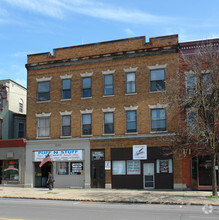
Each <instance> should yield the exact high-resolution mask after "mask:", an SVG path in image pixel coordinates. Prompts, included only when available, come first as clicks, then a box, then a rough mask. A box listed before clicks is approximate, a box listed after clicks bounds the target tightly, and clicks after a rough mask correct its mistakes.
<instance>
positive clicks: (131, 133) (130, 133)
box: [125, 132, 138, 135]
mask: <svg viewBox="0 0 219 220" xmlns="http://www.w3.org/2000/svg"><path fill="white" fill-rule="evenodd" d="M133 134H136V135H137V134H138V132H126V133H125V135H133Z"/></svg>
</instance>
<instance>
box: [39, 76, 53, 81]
mask: <svg viewBox="0 0 219 220" xmlns="http://www.w3.org/2000/svg"><path fill="white" fill-rule="evenodd" d="M51 79H52V76H51V77H45V76H44V77H42V78H36V81H37V82H45V81H50V80H51Z"/></svg>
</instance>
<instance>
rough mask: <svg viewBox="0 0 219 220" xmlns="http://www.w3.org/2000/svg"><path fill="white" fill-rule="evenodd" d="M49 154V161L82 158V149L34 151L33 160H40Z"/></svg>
mask: <svg viewBox="0 0 219 220" xmlns="http://www.w3.org/2000/svg"><path fill="white" fill-rule="evenodd" d="M47 154H49V156H50V158H51V161H72V160H82V150H59V151H55V150H54V151H36V152H34V161H42V160H43V159H44V158H45V156H46V155H47Z"/></svg>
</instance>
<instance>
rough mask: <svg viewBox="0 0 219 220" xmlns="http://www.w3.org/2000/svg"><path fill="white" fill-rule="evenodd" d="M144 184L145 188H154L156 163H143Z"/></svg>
mask: <svg viewBox="0 0 219 220" xmlns="http://www.w3.org/2000/svg"><path fill="white" fill-rule="evenodd" d="M143 186H144V189H154V164H153V163H144V165H143Z"/></svg>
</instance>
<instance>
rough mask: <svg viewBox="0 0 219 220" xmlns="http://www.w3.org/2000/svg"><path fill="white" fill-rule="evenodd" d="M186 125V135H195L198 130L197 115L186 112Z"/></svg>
mask: <svg viewBox="0 0 219 220" xmlns="http://www.w3.org/2000/svg"><path fill="white" fill-rule="evenodd" d="M187 123H188V131H187V134H188V135H191V134H194V133H196V132H197V129H198V115H197V113H196V112H188V114H187Z"/></svg>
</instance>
